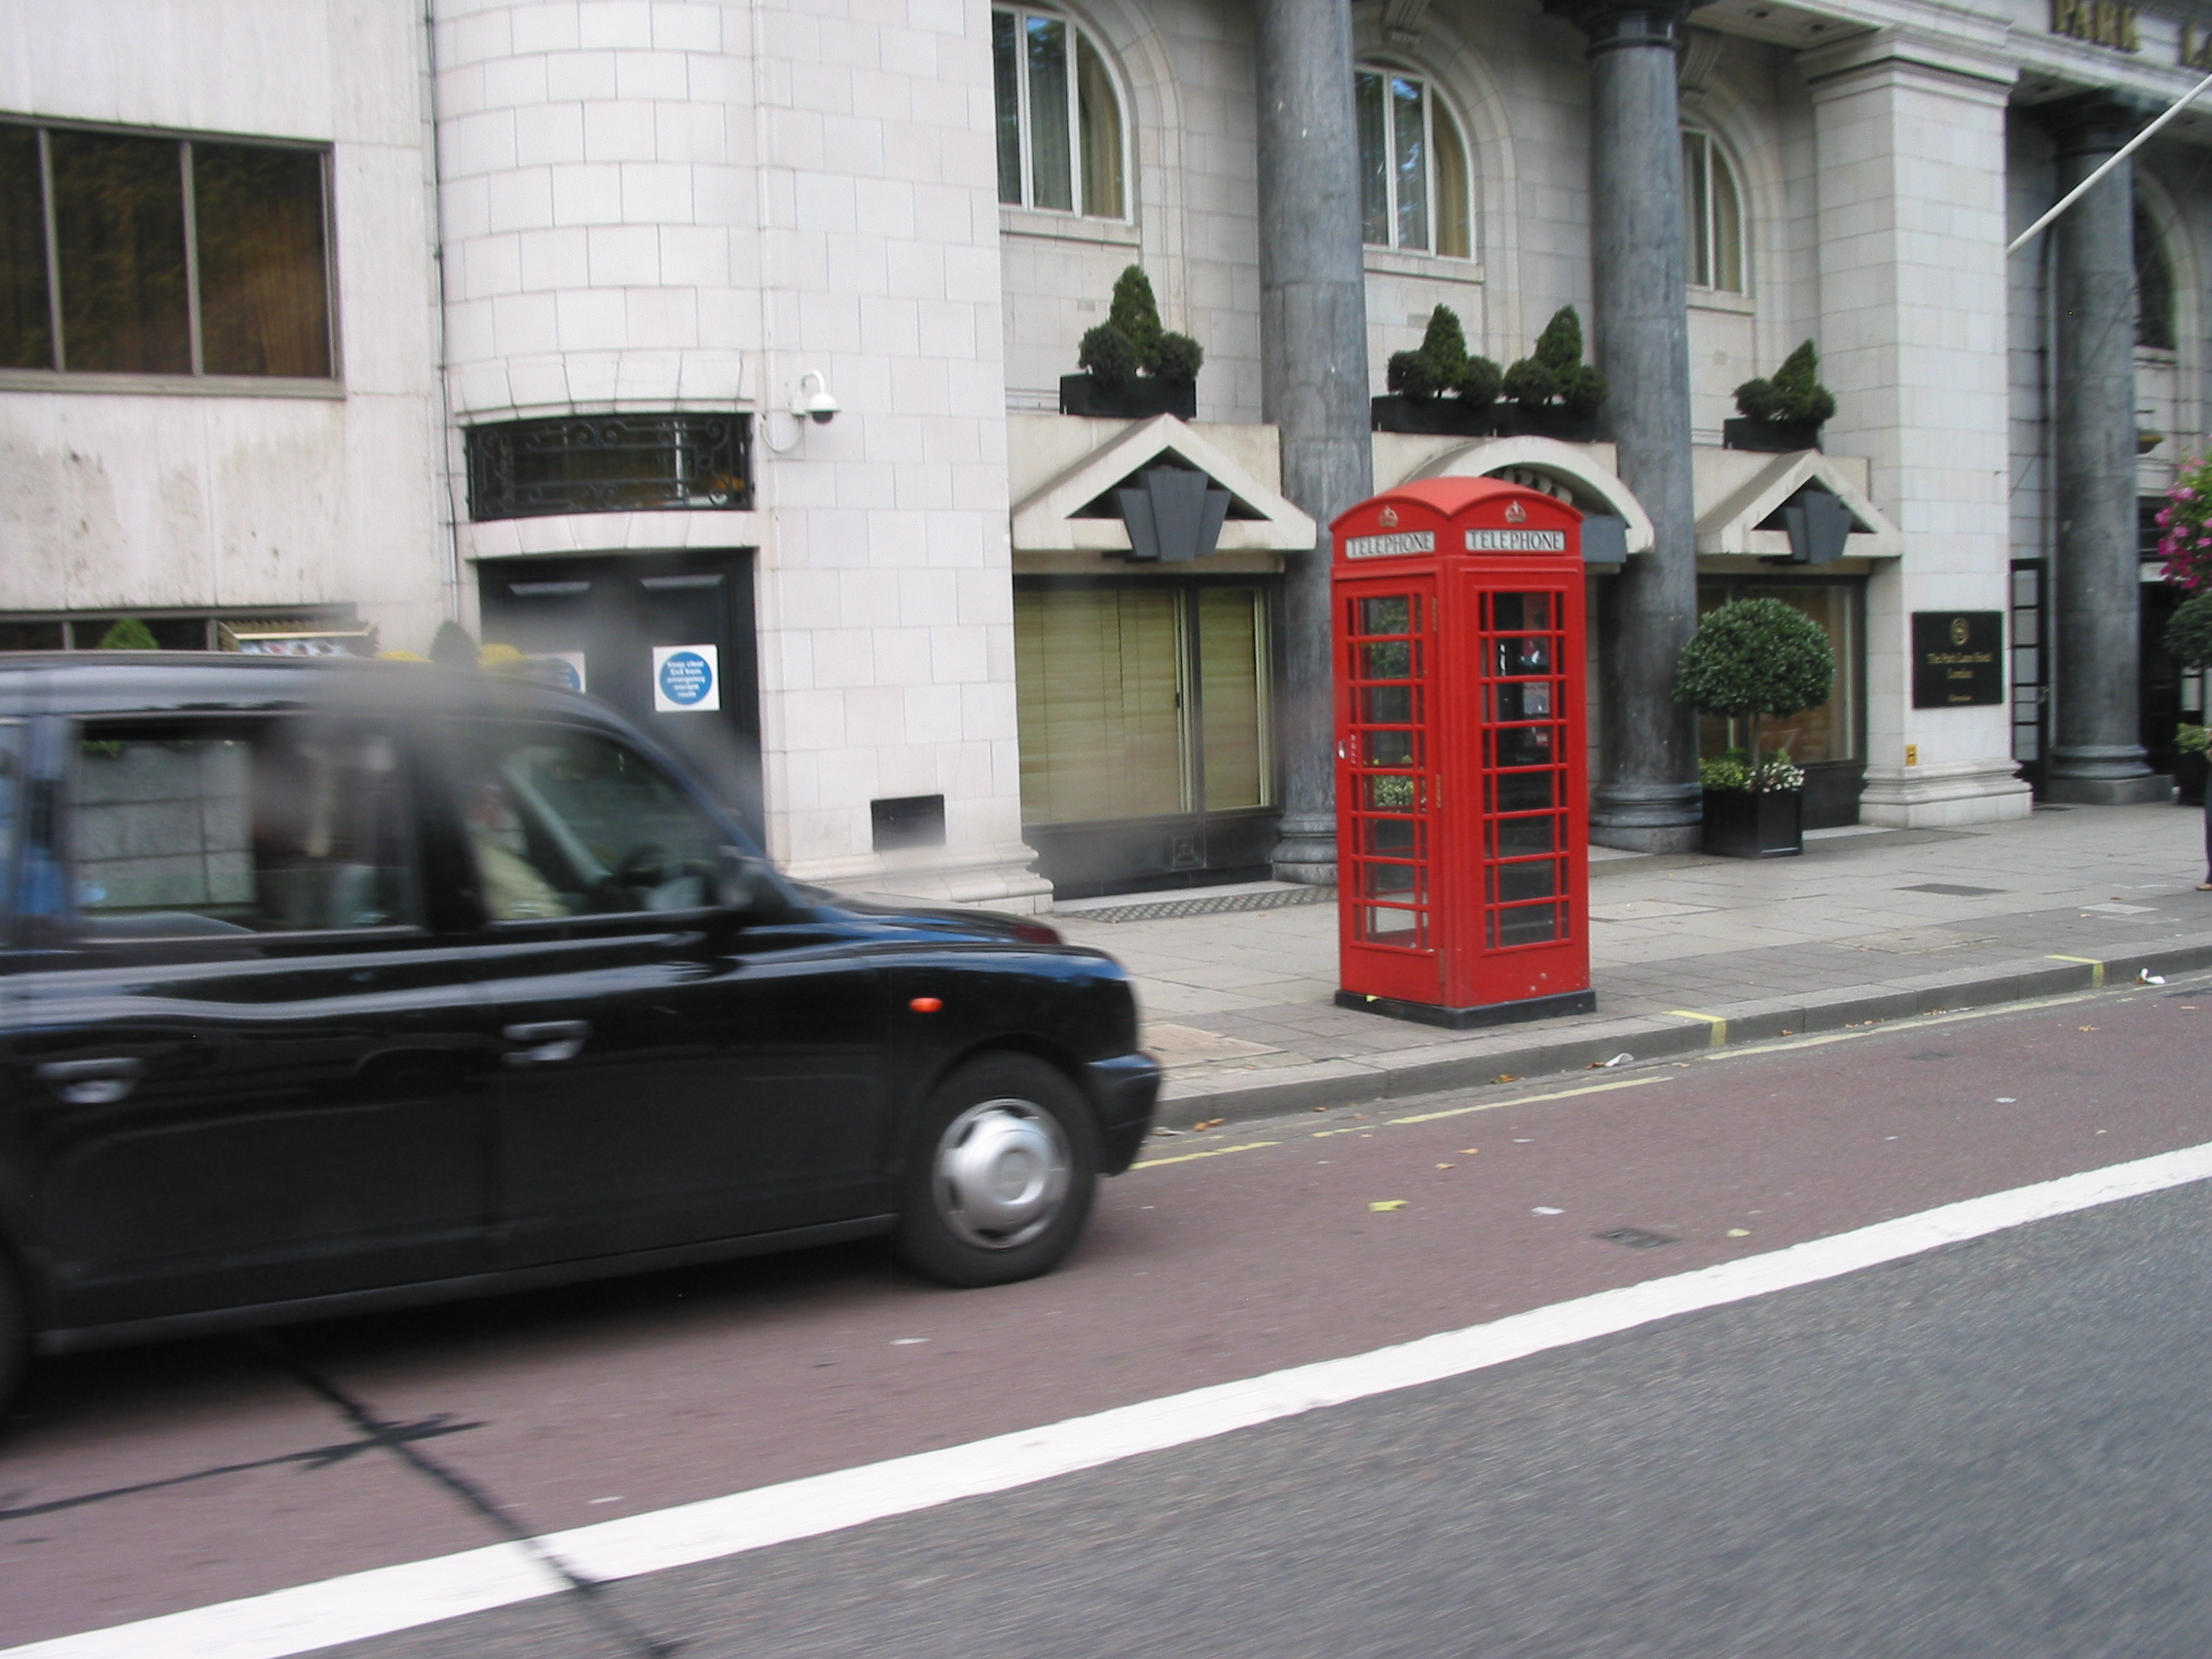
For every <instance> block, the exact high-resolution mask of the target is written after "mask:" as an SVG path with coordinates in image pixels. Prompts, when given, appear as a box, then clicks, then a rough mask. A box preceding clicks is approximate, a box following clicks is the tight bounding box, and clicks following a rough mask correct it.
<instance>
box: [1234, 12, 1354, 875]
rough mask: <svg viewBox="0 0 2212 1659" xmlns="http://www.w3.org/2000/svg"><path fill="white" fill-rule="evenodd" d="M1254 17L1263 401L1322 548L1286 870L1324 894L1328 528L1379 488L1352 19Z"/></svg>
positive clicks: (1282, 732)
mask: <svg viewBox="0 0 2212 1659" xmlns="http://www.w3.org/2000/svg"><path fill="white" fill-rule="evenodd" d="M1256 11H1257V24H1258V31H1259V42H1258V74H1259V107H1260V126H1259V169H1260V203H1259V204H1260V405H1261V410H1262V413H1263V415H1264V417H1265V418H1266V419H1267V420H1268V421H1270V422H1272V424H1274V426H1275V428H1276V429H1277V431H1278V432H1279V433H1280V434H1281V441H1282V488H1283V494H1284V495H1286V496H1288V497H1289V498H1291V499H1292V500H1293V501H1296V502H1297V503H1298V504H1299V506H1301V507H1302V508H1304V509H1305V510H1306V511H1307V512H1309V513H1310V514H1312V516H1313V519H1314V521H1315V522H1316V523H1317V524H1318V525H1319V526H1320V527H1321V539H1320V542H1319V544H1318V545H1317V546H1316V547H1315V548H1314V549H1313V551H1311V552H1310V553H1291V554H1287V555H1285V558H1284V575H1283V623H1284V626H1283V630H1282V633H1281V635H1280V636H1279V637H1278V639H1277V642H1276V650H1275V653H1274V676H1275V731H1276V743H1277V747H1278V751H1279V754H1280V756H1281V762H1282V766H1281V770H1282V778H1283V817H1282V829H1281V839H1280V841H1279V842H1278V844H1277V845H1276V847H1275V851H1274V867H1275V874H1276V876H1277V877H1278V878H1280V879H1282V880H1286V881H1304V882H1313V883H1318V884H1324V885H1325V884H1327V883H1330V882H1333V881H1335V880H1336V866H1337V822H1336V769H1335V762H1334V757H1333V751H1332V748H1331V741H1332V735H1333V730H1334V725H1333V721H1332V719H1331V690H1330V687H1331V680H1332V674H1331V670H1332V664H1331V661H1330V602H1329V551H1330V550H1329V533H1328V526H1329V521H1330V520H1331V519H1333V518H1334V517H1336V515H1337V514H1339V513H1341V512H1343V511H1344V510H1345V509H1346V507H1348V506H1350V505H1352V504H1353V503H1354V502H1356V501H1359V500H1361V499H1363V498H1366V497H1367V496H1369V495H1372V494H1373V493H1374V464H1373V454H1372V450H1371V444H1370V439H1369V436H1368V405H1367V400H1368V397H1369V395H1370V388H1369V386H1368V378H1367V293H1366V284H1367V276H1366V270H1365V261H1364V257H1363V254H1362V252H1361V240H1360V212H1359V132H1358V128H1357V126H1356V124H1355V119H1354V116H1353V113H1352V52H1351V12H1350V9H1349V7H1347V6H1346V5H1345V4H1344V0H1258V5H1257V7H1256Z"/></svg>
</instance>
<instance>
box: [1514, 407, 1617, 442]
mask: <svg viewBox="0 0 2212 1659" xmlns="http://www.w3.org/2000/svg"><path fill="white" fill-rule="evenodd" d="M1497 429H1498V432H1499V434H1500V435H1510V436H1516V437H1523V438H1557V439H1559V440H1560V441H1561V442H1562V443H1568V444H1594V443H1596V442H1597V441H1598V417H1597V416H1595V415H1577V414H1574V413H1573V412H1572V411H1571V410H1567V409H1561V408H1558V407H1556V406H1549V405H1538V406H1537V407H1536V408H1533V409H1531V408H1530V407H1529V406H1528V405H1526V404H1522V403H1501V404H1499V405H1498V406H1497Z"/></svg>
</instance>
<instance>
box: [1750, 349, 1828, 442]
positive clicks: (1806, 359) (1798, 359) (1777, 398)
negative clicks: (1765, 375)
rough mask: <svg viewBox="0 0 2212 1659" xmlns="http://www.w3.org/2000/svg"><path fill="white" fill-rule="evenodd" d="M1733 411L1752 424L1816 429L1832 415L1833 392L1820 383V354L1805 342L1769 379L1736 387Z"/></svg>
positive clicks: (1753, 381) (1791, 353) (1784, 360)
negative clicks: (1760, 422) (1766, 422)
mask: <svg viewBox="0 0 2212 1659" xmlns="http://www.w3.org/2000/svg"><path fill="white" fill-rule="evenodd" d="M1736 408H1737V411H1738V412H1739V413H1740V414H1742V415H1744V416H1745V417H1747V418H1748V419H1750V420H1753V421H1771V422H1774V423H1776V424H1781V425H1787V426H1819V425H1824V424H1826V423H1827V422H1828V421H1829V420H1830V419H1832V418H1833V417H1834V415H1835V393H1834V392H1832V391H1830V390H1828V388H1827V387H1825V386H1823V385H1822V384H1821V354H1820V353H1819V352H1818V351H1816V350H1814V349H1813V343H1812V342H1811V341H1810V340H1808V341H1806V342H1805V343H1804V344H1803V345H1801V346H1799V347H1798V348H1797V350H1794V351H1792V352H1790V353H1789V355H1788V356H1787V357H1785V358H1784V359H1783V360H1782V367H1781V368H1779V369H1777V370H1775V371H1774V379H1772V380H1748V381H1746V382H1745V383H1744V384H1743V385H1742V386H1740V387H1737V388H1736Z"/></svg>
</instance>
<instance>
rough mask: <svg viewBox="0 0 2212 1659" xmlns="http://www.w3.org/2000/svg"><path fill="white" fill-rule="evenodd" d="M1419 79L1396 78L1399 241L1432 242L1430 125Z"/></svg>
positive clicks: (1394, 159)
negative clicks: (1424, 113)
mask: <svg viewBox="0 0 2212 1659" xmlns="http://www.w3.org/2000/svg"><path fill="white" fill-rule="evenodd" d="M1426 101H1427V100H1426V99H1425V98H1424V97H1423V96H1422V95H1421V89H1420V86H1419V83H1417V82H1414V81H1401V80H1397V79H1395V78H1393V79H1392V80H1391V82H1390V109H1391V114H1392V125H1393V127H1394V129H1395V131H1396V140H1397V141H1396V143H1395V144H1394V145H1393V146H1392V147H1391V152H1390V161H1391V166H1392V170H1393V171H1394V172H1395V173H1396V174H1397V182H1398V245H1399V246H1400V247H1409V248H1426V247H1427V246H1428V129H1427V123H1426V121H1425V119H1424V115H1423V111H1422V105H1423V104H1424V103H1425V102H1426Z"/></svg>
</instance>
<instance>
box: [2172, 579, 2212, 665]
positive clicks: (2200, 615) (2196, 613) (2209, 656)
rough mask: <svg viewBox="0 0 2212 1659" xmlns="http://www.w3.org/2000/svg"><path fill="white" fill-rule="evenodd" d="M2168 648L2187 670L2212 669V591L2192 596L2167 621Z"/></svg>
mask: <svg viewBox="0 0 2212 1659" xmlns="http://www.w3.org/2000/svg"><path fill="white" fill-rule="evenodd" d="M2166 649H2167V650H2169V651H2171V652H2172V653H2173V654H2174V660H2175V661H2177V662H2179V663H2180V664H2181V665H2182V666H2183V667H2184V668H2212V591H2208V592H2205V593H2199V594H2192V595H2191V596H2190V597H2189V598H2188V599H2185V600H2183V601H2182V602H2181V605H2180V606H2179V607H2178V608H2176V609H2175V611H2174V613H2173V615H2172V616H2170V617H2168V618H2167V620H2166Z"/></svg>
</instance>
